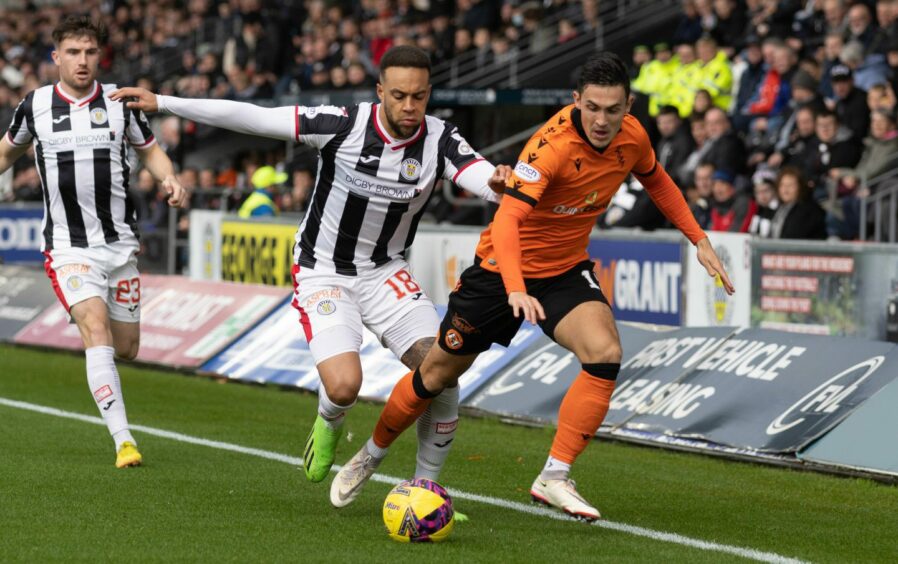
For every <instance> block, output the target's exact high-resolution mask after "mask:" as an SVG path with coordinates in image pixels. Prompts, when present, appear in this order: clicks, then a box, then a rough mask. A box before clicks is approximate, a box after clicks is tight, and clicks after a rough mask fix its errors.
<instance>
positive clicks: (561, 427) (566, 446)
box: [549, 364, 620, 464]
mask: <svg viewBox="0 0 898 564" xmlns="http://www.w3.org/2000/svg"><path fill="white" fill-rule="evenodd" d="M592 367H603V370H604V371H603V373H602V375H601V376H596V375H593V374H590V373H589V372H587V371H586V370H581V371H580V374H578V375H577V377H576V378H575V379H574V382H573V383H572V384H571V387H570V388H568V391H567V393H566V394H565V395H564V399H563V400H562V402H561V409H559V410H558V430H557V431H555V438H554V440H553V441H552V450H551V451H550V453H549V454H550V455H551V456H552V457H553V458H556V459H558V460H561V461H562V462H566V463H568V464H572V463H573V462H574V460H576V458H577V457H578V456H579V455H580V453H581V452H583V449H585V448H586V445H588V444H589V441H590V440H591V439H592V438H593V436H594V435H595V434H596V431H598V430H599V425H601V424H602V421H603V420H604V419H605V415H606V414H607V413H608V403H609V402H610V401H611V393H612V392H613V391H614V384H615V381H614V379H613V378H616V377H617V372H618V371H619V370H620V365H619V364H596V365H586V366H584V368H592ZM606 373H607V376H606Z"/></svg>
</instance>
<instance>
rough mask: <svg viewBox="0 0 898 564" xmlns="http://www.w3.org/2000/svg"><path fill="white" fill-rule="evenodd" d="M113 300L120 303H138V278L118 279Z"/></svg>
mask: <svg viewBox="0 0 898 564" xmlns="http://www.w3.org/2000/svg"><path fill="white" fill-rule="evenodd" d="M115 301H116V302H118V303H120V304H139V303H140V278H132V279H130V280H127V279H125V280H119V282H118V285H117V286H116V287H115Z"/></svg>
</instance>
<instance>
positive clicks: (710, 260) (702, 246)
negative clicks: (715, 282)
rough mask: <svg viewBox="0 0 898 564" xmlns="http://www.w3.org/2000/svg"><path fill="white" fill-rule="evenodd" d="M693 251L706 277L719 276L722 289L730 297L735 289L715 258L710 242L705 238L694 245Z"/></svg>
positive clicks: (718, 260) (715, 254)
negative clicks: (705, 272)
mask: <svg viewBox="0 0 898 564" xmlns="http://www.w3.org/2000/svg"><path fill="white" fill-rule="evenodd" d="M695 249H696V253H697V255H698V262H700V263H701V265H702V266H704V267H705V270H707V271H708V275H709V276H712V277H714V276H720V281H721V282H723V289H724V290H726V293H727V295H730V296H732V295H733V293H734V292H735V291H736V288H734V287H733V283H732V282H730V277H729V276H727V271H726V270H724V268H723V265H722V264H720V259H719V258H717V253H715V252H714V247H712V246H711V240H710V239H708V238H707V237H705V238H704V239H702V240H701V241H699V242H698V243H697V244H696V245H695Z"/></svg>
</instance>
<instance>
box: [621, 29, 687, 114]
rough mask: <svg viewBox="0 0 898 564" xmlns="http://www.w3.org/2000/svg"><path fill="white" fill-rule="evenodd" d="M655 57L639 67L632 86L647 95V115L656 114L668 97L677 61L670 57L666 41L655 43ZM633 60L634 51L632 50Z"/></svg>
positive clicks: (636, 90)
mask: <svg viewBox="0 0 898 564" xmlns="http://www.w3.org/2000/svg"><path fill="white" fill-rule="evenodd" d="M654 53H655V58H654V59H651V55H649V58H650V59H651V60H649V61H646V62H645V63H644V64H642V66H640V68H639V76H637V77H636V79H635V80H634V81H633V84H632V88H633V90H634V91H635V92H638V93H642V94H645V95H647V96H648V97H649V116H651V117H655V116H657V115H658V110H659V109H660V108H661V106H662V105H664V101H665V100H666V99H668V98H669V95H668V92H667V90H668V88H669V86H670V82H671V76H672V75H673V72H674V70H675V69H676V68H677V65H678V61H676V60H673V59H672V57H671V51H670V46H669V45H668V44H667V43H657V44H655V47H654ZM633 56H634V60H635V59H636V53H635V52H634V55H633Z"/></svg>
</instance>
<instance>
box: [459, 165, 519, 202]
mask: <svg viewBox="0 0 898 564" xmlns="http://www.w3.org/2000/svg"><path fill="white" fill-rule="evenodd" d="M511 172H512V169H511V167H510V166H508V165H499V166H496V167H494V166H493V165H491V164H490V163H489V162H487V161H484V160H481V161H477V162H475V163H474V164H472V165H471V166H469V167H467V168H465V169H464V170H463V171H461V173H460V174H459V175H458V176H457V178H456V179H455V183H456V184H458V185H459V187H461V189H462V190H465V191H466V192H470V193H471V194H474V195H475V196H478V197H479V198H482V199H484V200H486V201H488V202H494V203H498V202H499V200H500V199H501V196H500V194H502V193H503V192H505V183H506V182H507V181H508V179H509V178H511Z"/></svg>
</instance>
